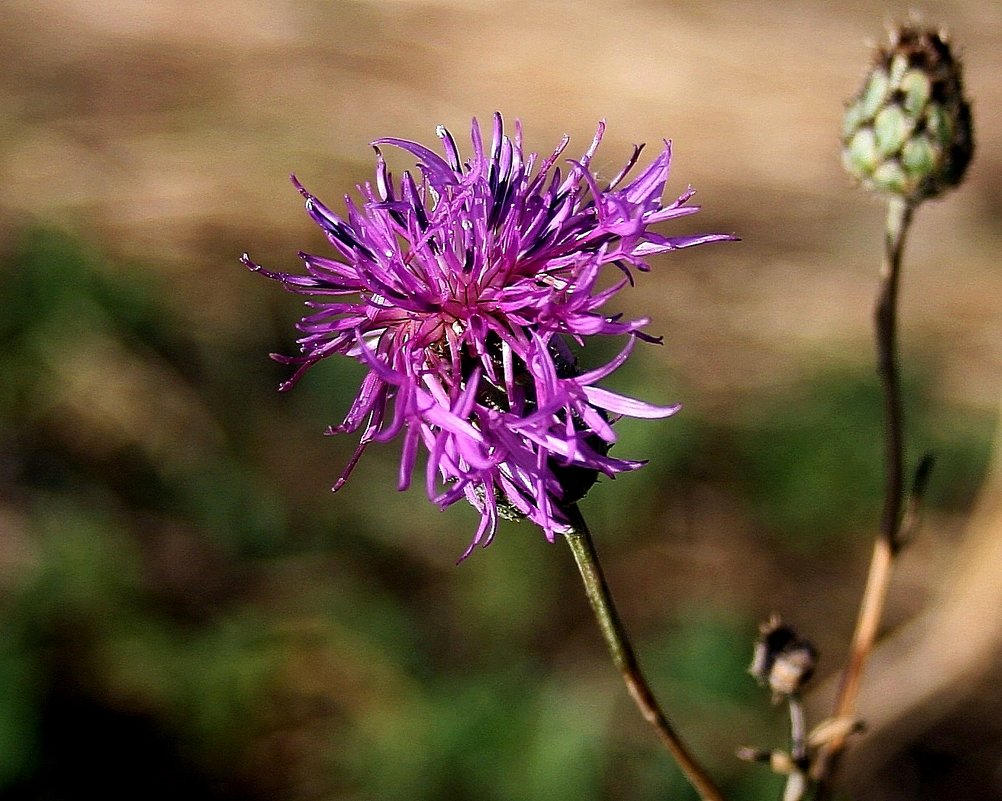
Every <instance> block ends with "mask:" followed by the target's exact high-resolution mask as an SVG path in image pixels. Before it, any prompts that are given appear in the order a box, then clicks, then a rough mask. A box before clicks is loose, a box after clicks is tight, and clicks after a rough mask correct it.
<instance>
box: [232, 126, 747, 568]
mask: <svg viewBox="0 0 1002 801" xmlns="http://www.w3.org/2000/svg"><path fill="white" fill-rule="evenodd" d="M604 129H605V125H604V123H600V124H599V126H598V131H597V132H596V134H595V138H594V141H593V142H592V144H591V147H589V148H588V150H587V152H586V153H585V154H584V155H583V156H582V157H581V158H580V159H579V160H577V161H575V160H567V161H566V162H565V165H564V167H563V168H562V167H561V166H558V164H557V162H558V159H560V156H561V154H562V153H563V151H564V149H565V148H566V146H567V143H568V138H567V137H566V136H565V137H564V138H563V140H562V141H561V142H560V144H559V145H557V147H556V149H555V150H554V151H553V153H552V154H551V155H550V156H548V157H547V158H545V159H542V160H540V159H538V157H537V155H536V154H535V153H533V154H529V155H526V154H525V153H523V150H522V129H521V125H520V124H519V123H517V122H516V124H515V134H514V138H510V137H509V136H507V135H505V134H504V131H503V127H502V121H501V115H500V114H496V115H495V116H494V131H493V139H492V142H491V146H490V149H489V150H488V149H486V148H485V147H484V142H483V139H482V137H481V132H480V126H479V125H478V123H477V121H476V120H474V121H473V127H472V142H473V154H472V156H471V157H470V158H469V159H468V160H465V161H464V160H463V158H462V157H461V156H460V153H459V148H458V147H457V145H456V141H455V140H454V139H453V137H452V135H451V134H450V133H449V132H448V131H447V130H446V129H445V128H443V127H439V128H438V131H437V133H438V136H439V138H440V139H441V140H442V148H443V151H444V154H445V157H444V158H443V157H441V156H439V155H437V154H436V153H434V152H433V151H431V150H429V149H428V148H426V147H424V146H423V145H420V144H417V143H415V142H410V141H408V140H405V139H395V138H387V139H379V140H377V141H376V142H374V143H373V147H374V148H375V151H376V180H375V184H374V185H373V184H370V183H366V184H364V185H362V186H359V187H358V191H359V193H360V195H361V200H362V202H361V204H360V205H359V204H357V203H356V202H355V201H353V200H352V199H351V197H350V196H348V197H346V204H347V213H346V214H345V215H344V216H339V215H337V214H335V213H334V212H332V211H331V210H330V209H329V208H327V206H325V205H324V204H323V203H321V202H320V201H319V200H318V199H317V198H316V197H315V196H313V195H312V194H310V193H309V192H308V191H307V190H306V189H305V188H304V187H303V186H302V185H301V184H300V183H299V182H298V181H297V180H296V179H295V177H293V179H292V180H293V183H294V184H295V185H296V187H297V189H298V190H299V191H300V193H302V195H303V197H305V198H306V210H307V212H308V213H309V215H310V216H311V217H312V218H313V220H314V221H315V222H316V223H317V224H318V225H319V226H320V227H321V228H322V229H323V230H324V232H325V233H326V235H327V238H328V239H329V240H330V243H331V244H332V245H333V246H334V248H335V250H336V251H337V257H336V258H328V257H324V256H315V255H312V254H309V253H300V257H301V258H302V260H303V262H304V264H305V267H306V274H305V275H296V274H290V273H276V272H270V271H268V270H264V269H262V268H261V267H260V266H259V265H257V264H255V263H254V262H252V261H251V260H250V259H249V257H248V256H247V255H246V254H245V255H244V257H243V262H244V263H245V264H246V265H247V266H248V267H249V268H250V269H252V270H255V271H259V272H261V273H262V274H264V275H266V276H267V277H269V278H273V279H275V280H277V281H280V282H281V283H282V284H283V285H284V286H285V287H286V289H289V290H291V291H293V292H296V293H299V294H302V295H306V296H308V297H309V298H310V300H308V301H307V303H306V305H307V306H309V307H310V309H311V310H312V311H311V313H310V314H308V315H307V316H306V317H304V318H303V319H302V320H301V321H300V322H299V324H298V328H299V330H300V331H301V332H302V333H303V336H302V338H301V339H300V340H299V342H300V344H301V346H302V355H300V356H296V357H283V356H274V358H276V359H277V360H278V361H281V362H283V363H286V364H295V365H298V367H297V369H296V370H295V372H294V374H293V375H292V377H291V378H290V379H289V380H288V381H286V382H284V383H283V384H282V385H281V389H283V390H285V389H289V388H290V387H292V386H293V385H294V384H295V383H296V381H297V380H298V379H299V378H300V376H302V374H303V373H304V372H305V371H306V370H307V369H309V368H310V367H311V366H312V365H314V364H316V363H317V362H318V361H320V360H321V359H324V358H325V357H327V356H330V355H333V354H341V355H344V356H348V357H350V358H353V359H356V360H358V361H360V362H362V363H363V364H364V365H365V366H366V367H367V368H368V373H367V375H366V376H365V378H364V379H363V380H362V383H361V386H360V387H359V390H358V395H357V397H356V398H355V401H354V403H353V404H352V406H351V408H350V409H349V410H348V412H347V414H346V415H345V418H344V421H343V422H342V423H341V424H340V425H338V426H332V427H330V428H329V429H328V431H327V433H328V434H340V433H344V432H354V431H358V430H359V429H361V432H362V433H361V439H360V442H359V445H358V448H357V449H356V451H355V453H354V455H353V456H352V458H351V459H350V460H349V462H348V465H347V467H346V468H345V469H344V471H343V472H342V473H341V476H340V477H339V478H338V479H337V481H336V482H335V484H334V487H333V488H334V489H335V490H337V489H339V488H340V487H341V486H342V485H343V484H344V483H345V481H346V480H347V479H348V476H349V475H350V474H351V471H352V469H353V468H354V467H355V465H356V464H357V462H358V460H359V458H360V457H361V455H362V453H363V451H364V450H365V448H366V446H367V445H368V444H369V443H370V442H373V441H379V442H383V441H387V440H390V439H393V438H395V437H397V436H398V435H402V437H403V455H402V458H401V461H400V474H399V482H398V487H399V489H405V488H406V487H407V486H408V485H409V483H410V480H411V474H412V472H413V470H414V467H415V463H416V461H417V457H418V451H419V450H420V449H421V448H422V447H423V448H424V449H425V450H426V451H427V454H428V458H427V470H426V478H425V481H426V485H427V492H428V496H429V497H430V498H431V499H432V500H433V501H434V502H435V503H437V504H438V505H439V506H440V507H441V508H445V507H447V506H449V505H450V504H452V503H455V502H456V501H457V500H459V499H461V498H466V500H468V501H469V502H470V503H471V504H472V505H473V506H474V507H475V508H476V509H477V510H478V511H479V512H480V514H481V522H480V525H479V527H478V528H477V531H476V534H475V536H474V537H473V541H472V542H471V543H470V546H469V548H468V549H467V550H466V553H465V554H464V555H463V556H464V557H465V556H466V555H468V554H469V553H470V552H471V551H472V550H473V548H474V547H475V546H476V545H477V544H478V543H483V544H484V545H487V544H488V543H489V542H490V541H491V539H492V537H493V536H494V533H495V531H496V529H497V523H498V518H499V517H520V518H521V517H525V518H528V519H530V520H532V521H533V522H534V523H536V524H538V525H539V526H540V527H541V528H542V529H543V531H544V532H545V534H546V536H547V538H548V539H549V540H551V541H552V540H553V538H554V535H555V534H557V533H562V532H565V531H567V530H568V525H567V518H566V515H565V513H564V507H566V505H567V504H569V503H573V502H575V501H576V500H578V499H579V498H580V497H582V496H583V495H584V492H586V491H587V489H588V487H590V486H591V484H592V483H594V481H595V479H596V478H597V476H598V475H599V474H604V475H607V476H615V475H616V474H617V473H621V472H624V471H627V470H636V469H637V468H639V467H641V466H643V464H644V462H640V461H630V460H624V459H616V458H613V457H610V456H609V455H608V450H609V447H610V446H611V445H612V443H613V442H614V441H615V439H616V435H615V433H614V431H613V429H612V426H611V422H612V421H613V420H614V419H615V418H618V417H620V416H622V415H629V416H631V417H647V418H657V417H666V416H668V415H670V414H673V413H674V412H675V411H677V409H678V408H679V407H678V406H652V405H650V404H648V403H644V402H642V401H638V400H634V399H631V398H627V397H624V396H622V395H618V394H616V393H613V392H610V391H609V390H606V389H602V388H600V387H598V386H597V385H596V384H597V382H599V381H600V380H601V379H603V378H605V377H606V376H607V375H609V374H610V373H612V372H613V371H614V370H615V369H616V368H618V367H619V366H620V365H622V364H623V363H624V362H625V361H626V359H627V357H628V356H629V354H630V351H631V349H632V347H633V344H634V342H635V341H636V339H638V338H639V339H644V340H646V341H651V342H659V341H660V339H659V338H655V337H652V336H650V335H648V334H645V333H644V332H643V331H642V329H643V327H644V326H645V325H646V324H647V323H648V322H649V321H648V320H647V319H646V318H641V319H637V320H624V319H622V318H621V316H620V315H618V314H608V313H604V312H603V311H602V307H603V306H604V305H605V303H606V302H607V301H608V300H609V299H610V298H612V296H613V295H615V294H616V293H617V292H618V291H619V290H620V289H622V288H623V287H624V286H625V285H627V284H632V283H633V274H632V271H633V270H634V269H635V270H639V271H647V270H648V269H649V267H648V265H647V261H646V260H647V258H648V257H650V256H653V255H655V254H658V253H664V252H667V251H670V250H676V249H679V248H685V247H689V246H691V245H699V244H703V243H704V242H712V241H718V240H723V239H733V237H731V236H727V235H723V234H707V235H700V236H679V237H668V236H663V235H661V234H658V233H655V232H654V231H652V230H650V229H651V226H652V225H654V224H656V223H660V222H664V221H666V220H671V219H674V218H676V217H682V216H685V215H688V214H692V213H693V212H695V211H697V207H695V206H687V205H685V204H686V203H687V201H688V200H689V199H690V198H691V197H692V195H693V191H692V189H687V190H686V191H685V192H684V193H683V194H682V196H681V197H679V198H678V199H677V200H675V201H674V202H672V203H669V204H668V205H662V193H663V191H664V188H665V182H666V181H667V179H668V172H669V164H670V161H671V146H670V144H669V143H668V142H667V141H666V142H665V143H664V149H663V150H662V151H661V152H660V153H659V154H658V156H657V158H655V159H654V161H653V162H651V164H650V165H649V166H647V167H646V168H645V169H643V170H642V171H641V172H640V174H639V175H637V176H636V177H635V178H634V179H633V180H632V181H629V182H628V183H624V181H625V178H626V175H627V173H629V172H630V170H631V169H632V168H633V167H634V165H635V164H636V162H637V160H638V158H639V156H640V153H641V150H642V146H641V147H635V148H634V151H633V154H632V156H631V157H630V159H629V161H628V162H627V164H626V166H625V167H624V168H623V170H622V171H621V172H620V173H619V174H618V175H617V176H616V177H615V178H613V180H612V181H610V182H609V183H608V184H606V185H604V186H603V185H600V184H599V183H598V178H597V177H596V176H595V175H594V174H593V173H592V172H591V170H590V167H589V165H590V162H591V160H592V157H593V156H594V154H595V151H596V149H597V148H598V146H599V143H600V142H601V139H602V134H603V132H604ZM381 146H392V147H397V148H400V149H402V150H405V151H407V152H409V153H410V154H411V155H412V156H414V157H415V158H416V159H417V160H418V168H419V170H420V176H419V177H415V176H414V175H413V174H411V173H410V172H405V173H404V174H403V177H402V178H401V180H400V181H399V182H395V181H394V179H393V177H392V175H391V174H390V172H389V170H388V169H387V166H386V162H385V161H384V159H383V155H382V152H381V151H380V147H381ZM606 265H613V266H614V267H615V268H616V269H618V270H619V271H620V272H621V273H622V276H621V277H620V278H619V279H618V280H617V281H616V282H615V283H614V284H612V285H611V286H602V287H600V286H599V278H600V275H601V273H602V271H603V270H602V268H603V267H604V266H606ZM597 334H603V335H627V336H628V337H629V339H628V342H627V344H626V347H625V348H624V349H623V351H622V352H621V353H620V354H619V355H618V356H617V357H616V358H614V359H613V360H612V361H610V362H609V363H608V364H606V365H604V366H601V367H599V368H597V369H594V370H590V371H584V372H583V371H581V370H579V369H578V368H577V365H576V360H575V357H574V354H573V352H572V350H571V346H572V345H575V346H577V347H581V346H583V345H584V344H585V340H586V338H587V337H590V336H594V335H597Z"/></svg>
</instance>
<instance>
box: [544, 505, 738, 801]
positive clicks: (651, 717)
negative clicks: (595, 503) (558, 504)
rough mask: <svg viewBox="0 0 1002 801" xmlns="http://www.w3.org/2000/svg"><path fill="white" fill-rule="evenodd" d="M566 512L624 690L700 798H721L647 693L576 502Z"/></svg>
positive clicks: (572, 542)
mask: <svg viewBox="0 0 1002 801" xmlns="http://www.w3.org/2000/svg"><path fill="white" fill-rule="evenodd" d="M567 515H568V517H569V518H570V522H571V525H572V526H573V529H574V530H573V531H571V532H570V533H568V534H566V535H565V537H564V539H566V540H567V544H568V545H569V546H570V549H571V552H572V553H573V554H574V559H575V561H576V562H577V565H578V570H579V571H580V573H581V579H582V581H583V582H584V586H585V592H586V593H587V595H588V601H589V602H590V603H591V607H592V610H593V611H594V612H595V617H596V619H597V620H598V626H599V629H601V631H602V637H603V638H604V639H605V643H606V645H607V646H608V647H609V652H610V653H611V654H612V661H613V662H614V663H615V665H616V667H617V668H618V669H619V672H620V673H621V674H622V675H623V680H624V681H625V682H626V689H627V690H629V692H630V696H631V697H632V698H633V700H634V702H635V703H636V705H637V707H638V708H639V709H640V713H641V714H642V715H643V716H644V719H645V720H647V722H648V723H650V724H651V725H652V726H653V727H654V729H655V731H656V732H657V734H658V737H659V738H660V739H661V742H662V743H663V744H664V746H665V748H667V749H668V752H669V753H670V754H671V755H672V757H674V759H675V761H676V762H677V763H678V766H679V767H680V768H681V769H682V772H683V773H684V774H685V777H686V778H687V779H688V780H689V783H690V784H691V785H692V786H693V787H694V788H695V790H696V792H698V793H699V795H700V797H701V798H702V799H703V801H724V796H723V794H722V793H721V792H720V790H719V789H718V788H717V786H716V785H715V784H714V782H713V780H712V779H711V778H710V776H709V775H708V774H707V772H706V770H705V769H704V768H703V766H702V765H700V764H699V762H697V761H696V758H695V757H694V756H693V755H692V753H691V752H690V751H689V748H688V746H686V744H685V743H684V742H683V740H682V738H681V737H680V736H679V734H678V732H676V731H675V728H674V727H673V726H672V724H671V722H670V721H669V720H668V717H667V716H666V715H665V713H664V712H663V711H662V709H661V706H660V705H659V704H658V702H657V699H656V698H655V697H654V693H653V692H651V688H650V686H649V685H648V683H647V679H646V678H644V674H643V673H642V672H641V670H640V665H639V663H638V662H637V657H636V654H635V653H634V652H633V646H632V645H630V640H629V638H628V637H627V634H626V630H625V629H624V627H623V622H622V620H620V618H619V613H618V612H617V611H616V606H615V604H614V603H613V600H612V595H611V593H610V592H609V585H608V584H607V583H606V580H605V575H604V574H603V572H602V566H601V564H600V563H599V561H598V554H597V553H596V552H595V544H594V542H592V538H591V533H590V532H589V530H588V525H587V524H586V523H585V520H584V518H583V517H582V516H581V512H580V510H579V509H578V507H577V505H574V506H571V507H570V508H569V509H567Z"/></svg>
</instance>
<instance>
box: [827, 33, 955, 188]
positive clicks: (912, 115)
mask: <svg viewBox="0 0 1002 801" xmlns="http://www.w3.org/2000/svg"><path fill="white" fill-rule="evenodd" d="M973 153H974V138H973V131H972V123H971V107H970V103H969V102H968V101H967V100H966V99H965V98H964V92H963V84H962V80H961V65H960V61H959V60H957V59H956V58H954V56H953V54H952V53H951V51H950V46H949V44H948V43H947V41H946V36H945V35H944V34H942V33H940V32H937V31H933V30H923V29H920V28H918V27H914V26H912V25H904V26H901V27H899V28H896V29H895V30H893V31H891V34H890V46H889V47H887V48H882V49H879V50H878V52H877V54H876V58H875V60H874V64H873V67H872V68H871V69H870V71H869V72H868V73H867V76H866V79H865V80H864V82H863V86H862V87H861V89H860V91H859V94H857V95H856V97H854V98H853V99H852V101H850V103H849V105H848V107H847V108H846V112H845V117H844V118H843V122H842V163H843V165H844V166H845V168H846V170H848V171H849V172H850V173H851V174H852V175H853V176H854V177H855V178H857V179H858V180H859V181H860V182H861V183H862V184H863V185H864V186H865V187H867V188H868V189H872V190H874V191H877V192H883V193H885V194H891V195H898V196H900V197H902V198H904V199H905V200H907V201H908V202H910V203H912V204H918V203H919V202H921V201H922V200H924V199H926V198H931V197H935V196H937V195H939V194H942V193H943V192H945V191H946V190H947V189H950V188H951V187H954V186H957V185H958V184H959V183H960V182H961V180H962V179H963V177H964V173H965V171H966V170H967V165H968V164H969V163H970V161H971V156H972V155H973Z"/></svg>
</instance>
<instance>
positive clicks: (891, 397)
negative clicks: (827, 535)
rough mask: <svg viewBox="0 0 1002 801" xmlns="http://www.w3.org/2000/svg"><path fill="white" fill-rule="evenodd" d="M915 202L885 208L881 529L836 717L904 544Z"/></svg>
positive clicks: (851, 691)
mask: <svg viewBox="0 0 1002 801" xmlns="http://www.w3.org/2000/svg"><path fill="white" fill-rule="evenodd" d="M913 211H914V209H913V207H912V206H911V205H910V204H908V203H907V202H905V201H903V200H901V199H900V198H892V199H891V200H890V202H889V205H888V209H887V229H886V232H885V236H884V263H883V268H882V270H881V276H880V277H881V284H880V294H879V296H878V298H877V305H876V309H875V313H874V322H875V325H876V337H877V373H878V375H879V376H880V382H881V387H882V389H883V397H884V422H885V426H884V471H885V472H884V477H885V478H884V509H883V514H882V516H881V521H880V533H879V535H878V537H877V541H876V542H875V543H874V548H873V556H872V558H871V560H870V570H869V573H868V575H867V579H866V588H865V589H864V591H863V599H862V601H861V603H860V608H859V616H858V618H857V620H856V630H855V632H854V634H853V638H852V645H851V646H850V649H849V658H848V661H847V663H846V667H845V671H844V672H843V674H842V683H841V685H840V687H839V692H838V697H837V699H836V702H835V717H839V718H848V717H853V716H854V715H855V713H856V699H857V697H858V695H859V687H860V682H861V680H862V676H863V669H864V668H865V667H866V661H867V659H868V658H869V656H870V652H871V651H872V650H873V645H874V642H875V641H876V638H877V630H878V629H879V627H880V620H881V618H882V617H883V612H884V602H885V600H886V598H887V588H888V586H889V585H890V580H891V573H892V572H893V568H894V562H895V560H896V558H897V555H898V551H899V550H900V549H901V545H902V537H901V520H902V508H903V505H904V471H905V467H904V415H903V413H902V404H901V381H900V376H899V374H898V353H897V303H898V285H899V278H900V273H901V259H902V255H903V252H904V245H905V238H906V236H907V234H908V228H909V226H910V224H911V221H912V214H913ZM844 747H845V737H844V736H840V737H837V738H834V739H832V741H831V742H829V743H828V744H827V745H826V746H825V748H824V749H823V750H822V752H821V753H820V754H819V758H818V760H817V761H816V763H815V766H814V771H813V775H814V778H815V779H817V780H818V781H819V782H822V783H824V782H826V781H827V780H828V779H829V778H830V776H831V774H832V771H833V770H834V767H835V763H836V761H837V759H838V756H839V754H840V753H841V752H842V750H843V749H844Z"/></svg>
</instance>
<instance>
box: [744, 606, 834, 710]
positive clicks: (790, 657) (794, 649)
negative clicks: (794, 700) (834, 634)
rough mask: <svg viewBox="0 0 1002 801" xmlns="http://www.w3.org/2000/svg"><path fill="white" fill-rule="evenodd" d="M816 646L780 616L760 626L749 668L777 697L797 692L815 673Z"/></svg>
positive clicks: (758, 680) (774, 696)
mask: <svg viewBox="0 0 1002 801" xmlns="http://www.w3.org/2000/svg"><path fill="white" fill-rule="evenodd" d="M817 658H818V653H817V650H816V649H815V648H814V646H813V645H811V644H810V643H809V642H808V641H807V640H804V639H801V638H800V636H799V635H798V634H797V632H796V631H794V630H793V629H792V628H790V627H789V626H786V625H784V624H783V623H782V622H781V621H780V619H779V618H778V617H772V618H770V619H769V621H768V622H767V623H763V624H762V626H761V627H760V628H759V638H758V640H756V641H755V649H754V651H753V654H752V663H751V666H750V667H749V668H748V672H749V673H751V675H752V676H754V677H755V680H756V681H757V682H758V683H759V684H761V685H762V686H763V687H766V686H767V687H768V688H769V689H770V690H772V696H773V700H774V701H779V700H780V699H781V698H783V697H784V696H789V695H793V694H794V693H796V692H798V691H799V690H800V689H801V688H802V687H803V686H804V685H805V684H806V683H807V681H808V680H809V679H810V678H811V676H812V675H813V674H814V666H815V665H816V663H817Z"/></svg>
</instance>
